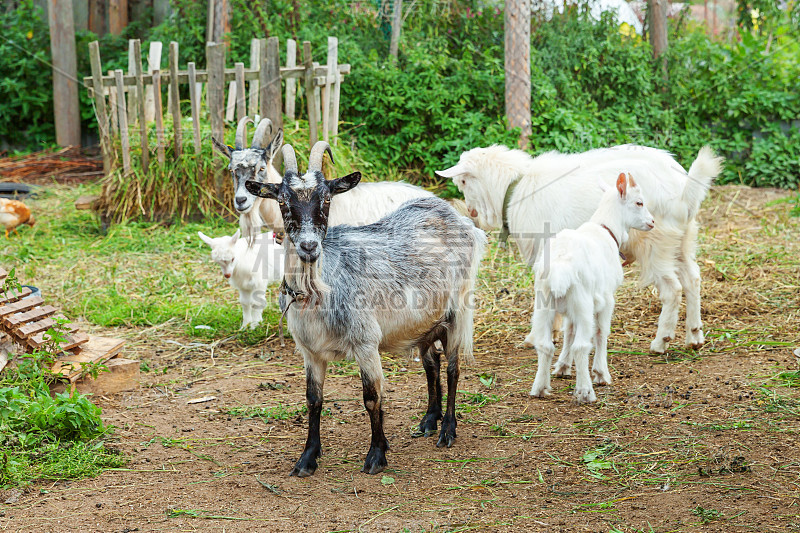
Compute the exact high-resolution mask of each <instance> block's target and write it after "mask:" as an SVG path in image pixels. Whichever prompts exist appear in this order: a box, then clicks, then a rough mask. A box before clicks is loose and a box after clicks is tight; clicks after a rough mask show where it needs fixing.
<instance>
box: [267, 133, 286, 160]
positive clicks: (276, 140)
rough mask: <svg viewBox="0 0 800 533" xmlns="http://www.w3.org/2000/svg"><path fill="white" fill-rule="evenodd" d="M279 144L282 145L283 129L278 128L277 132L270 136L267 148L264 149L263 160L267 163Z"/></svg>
mask: <svg viewBox="0 0 800 533" xmlns="http://www.w3.org/2000/svg"><path fill="white" fill-rule="evenodd" d="M281 146H283V130H278V133H276V134H275V137H273V138H272V141H271V142H270V143H269V145H268V146H267V148H266V149H265V150H264V160H265V161H266V162H267V163H269V162H270V161H272V159H273V158H274V157H275V154H277V153H278V152H279V151H280V149H281Z"/></svg>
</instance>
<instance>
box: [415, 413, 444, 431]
mask: <svg viewBox="0 0 800 533" xmlns="http://www.w3.org/2000/svg"><path fill="white" fill-rule="evenodd" d="M441 417H442V415H438V416H437V415H434V414H430V413H428V414H426V415H425V416H424V417H423V418H422V422H420V423H419V426H418V427H416V428H415V429H414V432H413V433H412V434H411V436H412V437H430V436H431V435H433V434H434V433H436V430H437V429H438V424H437V420H439V419H440V418H441Z"/></svg>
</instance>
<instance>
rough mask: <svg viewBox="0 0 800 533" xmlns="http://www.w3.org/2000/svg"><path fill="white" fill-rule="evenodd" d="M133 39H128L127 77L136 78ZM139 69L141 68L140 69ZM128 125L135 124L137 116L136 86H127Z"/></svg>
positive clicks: (137, 99)
mask: <svg viewBox="0 0 800 533" xmlns="http://www.w3.org/2000/svg"><path fill="white" fill-rule="evenodd" d="M133 42H134V39H128V76H136V61H135V60H134V54H133V47H134V44H133ZM140 68H141V67H140ZM127 89H128V125H129V126H132V125H133V124H136V118H137V117H138V116H139V111H138V110H139V96H138V94H137V92H136V86H135V85H134V86H130V85H129V86H128V87H127Z"/></svg>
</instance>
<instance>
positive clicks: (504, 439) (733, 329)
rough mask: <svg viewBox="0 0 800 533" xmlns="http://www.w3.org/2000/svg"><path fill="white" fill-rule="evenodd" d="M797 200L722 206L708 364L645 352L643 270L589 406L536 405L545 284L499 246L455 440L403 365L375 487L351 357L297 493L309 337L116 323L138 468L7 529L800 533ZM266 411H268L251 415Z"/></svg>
mask: <svg viewBox="0 0 800 533" xmlns="http://www.w3.org/2000/svg"><path fill="white" fill-rule="evenodd" d="M786 196H787V194H786V193H785V192H779V191H764V190H758V191H755V190H750V189H747V188H740V187H723V188H716V189H714V190H713V191H712V193H711V198H710V199H709V200H707V203H706V204H704V209H703V213H702V215H701V217H702V227H703V229H702V230H701V235H700V243H701V245H700V253H699V263H700V265H701V267H702V271H703V279H704V286H703V312H704V323H705V329H706V334H707V337H708V343H707V344H706V346H705V347H703V348H702V349H701V350H700V351H699V352H697V353H695V352H691V351H686V350H684V349H683V347H682V346H681V345H680V344H681V343H680V342H678V343H676V344H675V345H674V346H673V348H672V349H671V350H670V352H669V353H668V355H667V356H666V357H665V356H654V355H650V354H648V353H647V348H648V346H649V342H650V340H651V338H652V336H653V335H654V334H655V327H656V319H657V313H658V311H659V309H660V305H659V302H658V300H657V298H656V297H655V296H654V295H653V294H652V292H651V289H639V288H637V287H636V285H635V281H636V277H637V276H636V273H635V271H636V270H637V269H636V267H635V266H634V267H632V268H631V270H630V271H629V272H628V273H627V274H626V281H625V285H624V287H623V289H622V290H621V292H620V293H619V296H618V311H617V313H616V315H615V318H614V322H613V331H612V335H611V338H610V340H609V350H610V354H609V355H610V366H611V371H612V376H613V378H614V383H613V384H612V385H610V386H605V387H596V392H597V396H598V402H597V403H596V404H593V405H575V404H573V403H572V402H571V401H570V396H569V393H570V390H571V387H572V386H573V385H574V380H573V379H571V378H554V392H553V395H552V396H551V397H549V398H547V399H534V398H530V397H529V396H528V391H529V389H530V386H531V383H532V381H533V376H534V372H535V361H534V359H535V352H534V351H533V350H529V349H526V348H524V347H523V346H522V340H523V338H524V336H525V334H526V333H527V328H528V321H529V318H530V315H529V312H530V309H531V303H532V302H531V297H532V290H531V289H530V288H525V289H521V288H519V286H518V284H517V283H515V282H514V280H513V279H510V278H504V277H503V275H499V274H498V275H495V274H494V273H493V272H494V267H493V264H494V262H495V261H500V260H502V258H503V257H506V258H507V257H508V256H509V254H511V253H515V252H506V251H497V250H496V249H495V248H493V251H492V253H491V254H490V255H489V256H488V257H487V258H486V260H485V265H486V271H487V274H486V275H484V277H483V278H482V279H483V286H482V287H481V290H480V293H479V299H480V301H479V309H480V311H479V313H478V317H477V322H476V360H477V362H476V364H475V365H472V366H470V367H466V368H465V369H463V371H462V381H461V383H460V385H459V390H460V391H463V392H462V393H460V394H459V398H458V405H459V406H460V407H459V419H458V439H457V441H456V443H455V445H454V446H453V447H452V448H450V449H438V448H436V447H435V438H419V439H417V438H412V437H411V430H412V428H413V427H414V426H415V424H417V423H418V420H419V416H420V414H421V413H422V412H423V411H424V409H425V405H426V404H425V402H426V387H425V377H424V372H423V370H422V367H421V364H420V363H419V362H416V361H412V360H408V359H405V358H403V357H386V358H385V359H384V371H385V372H386V375H387V387H388V392H387V401H386V404H385V409H386V417H385V421H386V434H387V437H388V439H389V443H390V445H391V450H390V452H389V454H388V461H389V468H388V469H387V470H386V471H385V472H384V473H383V474H379V475H377V476H369V475H366V474H362V473H361V472H360V469H361V466H362V463H363V460H364V457H365V455H366V452H367V449H368V446H369V420H368V418H367V416H366V414H365V411H364V408H363V406H362V402H361V384H360V380H359V379H358V375H357V368H356V367H355V366H354V365H353V364H351V363H343V364H337V365H333V366H332V367H331V368H329V372H328V378H327V381H326V384H325V409H326V410H325V411H324V413H323V418H322V439H323V457H322V458H321V459H320V463H319V464H320V467H319V469H318V470H317V473H316V474H315V475H314V476H312V477H310V478H306V479H297V478H291V477H289V476H288V473H289V471H290V470H291V468H292V466H293V464H294V461H295V460H297V458H298V457H299V455H300V453H301V451H302V448H303V444H304V442H305V435H306V427H307V426H306V419H305V415H304V412H303V406H304V404H305V399H304V390H305V386H304V375H303V371H302V361H301V359H300V357H299V356H298V355H296V354H294V353H293V349H292V343H291V341H288V342H287V346H286V347H285V348H281V347H280V343H279V341H278V340H277V339H275V338H274V336H273V338H272V339H271V340H270V341H268V342H266V343H264V344H262V345H259V346H254V347H242V346H240V345H238V344H237V343H235V342H234V341H228V342H219V343H216V344H213V345H209V344H203V343H197V342H196V339H189V338H186V337H180V336H174V337H170V338H168V339H165V338H164V336H162V335H159V334H157V333H158V326H157V327H155V328H151V329H136V330H134V329H129V330H126V329H117V330H107V331H108V332H109V333H112V334H115V335H122V336H125V337H126V338H127V339H128V340H129V352H128V353H127V354H126V356H128V357H135V358H139V359H141V360H142V361H146V362H147V364H148V366H149V367H150V368H151V371H150V372H147V373H143V374H142V383H141V386H140V388H138V389H136V390H134V391H131V392H126V393H121V394H117V395H112V396H102V397H95V400H96V402H97V403H98V404H99V405H100V406H101V407H102V408H103V412H104V419H105V420H106V421H107V422H108V423H110V424H113V425H114V426H116V427H117V430H116V438H117V439H118V443H117V444H116V446H117V447H118V448H119V450H120V451H121V452H122V453H124V454H125V455H126V456H127V457H129V458H130V462H129V464H128V466H127V468H124V469H119V470H114V471H109V472H106V473H104V474H103V475H101V476H100V477H98V478H96V479H88V480H82V481H75V482H57V483H38V484H35V485H34V486H32V487H30V488H29V489H28V490H27V491H25V492H24V493H23V494H21V495H19V494H16V497H18V499H17V501H15V502H14V503H8V504H3V503H2V502H3V501H6V500H7V499H8V498H10V497H11V496H14V494H12V491H5V493H2V494H0V530H2V531H19V532H44V531H48V532H49V531H59V532H60V531H70V532H90V531H91V532H95V531H97V532H99V531H103V532H109V531H116V532H131V531H404V530H408V531H467V530H489V531H548V532H551V531H565V532H566V531H576V532H577V531H596V532H609V531H647V532H650V531H658V532H666V531H797V530H800V508H799V507H798V498H799V497H800V447H798V442H797V439H798V430H799V429H800V418H798V417H799V411H798V409H799V406H800V393H799V392H798V384H800V373H797V370H798V359H797V358H796V357H795V356H794V355H793V350H794V349H796V348H797V347H798V346H800V311H798V308H800V296H798V293H800V290H798V289H800V267H798V255H797V254H798V250H799V249H800V244H798V241H800V219H798V218H791V217H789V216H788V211H789V209H790V206H789V205H788V204H787V203H775V200H779V199H781V198H784V197H786ZM512 259H513V257H512ZM519 272H523V273H524V272H526V270H525V269H524V268H521V269H520V270H519ZM528 275H529V274H528ZM234 303H235V302H232V305H233V304H234ZM682 326H683V322H682V320H681V323H680V325H679V337H682V334H683V332H682ZM273 329H274V326H273ZM791 385H794V386H791ZM208 396H213V397H214V399H213V400H211V401H207V402H203V403H194V404H190V403H188V402H189V401H190V400H192V399H198V398H202V397H208ZM258 409H261V411H258ZM254 412H260V413H261V414H262V416H261V417H256V418H248V417H247V416H245V415H252V414H254ZM13 499H14V498H12V500H13Z"/></svg>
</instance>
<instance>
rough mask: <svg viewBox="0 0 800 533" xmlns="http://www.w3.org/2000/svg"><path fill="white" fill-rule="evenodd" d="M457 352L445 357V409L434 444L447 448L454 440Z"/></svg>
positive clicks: (457, 373)
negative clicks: (440, 428) (437, 437)
mask: <svg viewBox="0 0 800 533" xmlns="http://www.w3.org/2000/svg"><path fill="white" fill-rule="evenodd" d="M458 364H459V361H458V352H457V351H456V352H454V353H451V354H450V355H449V356H448V359H447V409H446V410H445V412H444V418H443V419H442V431H441V432H440V433H439V441H438V442H437V443H436V446H437V447H439V448H442V447H443V446H447V447H448V448H449V447H451V446H452V445H453V442H454V441H455V440H456V394H457V392H458V391H457V389H458V377H459V368H458Z"/></svg>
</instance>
